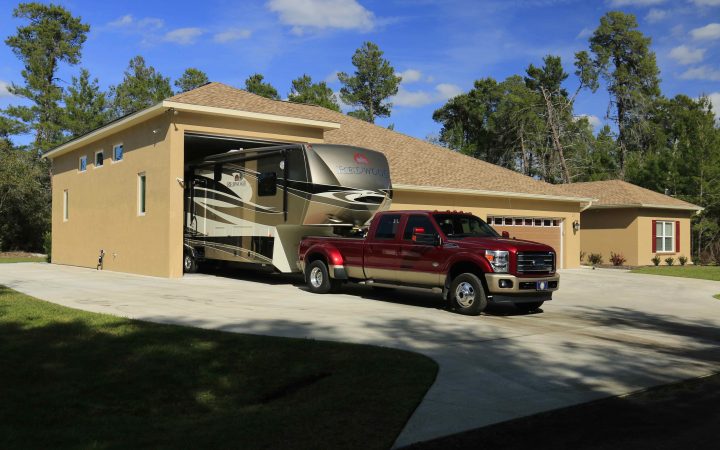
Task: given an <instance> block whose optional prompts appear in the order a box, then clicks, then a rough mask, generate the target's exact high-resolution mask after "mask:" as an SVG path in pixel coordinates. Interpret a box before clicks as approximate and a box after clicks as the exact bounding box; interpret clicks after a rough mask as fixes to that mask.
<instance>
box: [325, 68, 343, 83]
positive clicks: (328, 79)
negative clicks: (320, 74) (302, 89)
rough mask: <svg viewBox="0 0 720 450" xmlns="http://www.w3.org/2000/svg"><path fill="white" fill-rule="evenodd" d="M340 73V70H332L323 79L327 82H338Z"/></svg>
mask: <svg viewBox="0 0 720 450" xmlns="http://www.w3.org/2000/svg"><path fill="white" fill-rule="evenodd" d="M338 73H340V71H339V70H333V71H332V72H330V73H329V74H328V76H326V77H325V79H324V80H323V81H325V83H327V84H330V83H337V81H338V76H337V75H338Z"/></svg>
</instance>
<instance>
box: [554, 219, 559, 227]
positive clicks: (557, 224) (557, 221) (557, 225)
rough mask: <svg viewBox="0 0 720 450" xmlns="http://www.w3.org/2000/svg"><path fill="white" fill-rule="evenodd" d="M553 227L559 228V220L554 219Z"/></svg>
mask: <svg viewBox="0 0 720 450" xmlns="http://www.w3.org/2000/svg"><path fill="white" fill-rule="evenodd" d="M553 226H554V227H559V226H560V221H559V220H557V219H553Z"/></svg>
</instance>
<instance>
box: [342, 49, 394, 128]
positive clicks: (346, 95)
mask: <svg viewBox="0 0 720 450" xmlns="http://www.w3.org/2000/svg"><path fill="white" fill-rule="evenodd" d="M352 63H353V65H354V66H355V72H354V74H353V75H352V76H351V75H348V74H347V73H345V72H340V73H338V79H339V80H340V82H341V83H342V84H343V87H342V88H341V89H340V98H341V99H342V101H343V102H344V103H346V104H348V105H353V106H355V107H358V109H357V110H355V111H351V112H350V113H348V114H350V115H351V116H354V117H357V118H359V119H362V120H365V121H367V122H370V123H375V118H376V117H390V112H391V111H392V103H390V102H387V99H388V98H389V97H391V96H393V95H395V94H397V92H398V87H399V85H400V81H402V78H401V77H399V76H397V75H395V69H393V67H392V66H391V65H390V62H389V61H388V60H387V59H385V58H383V52H382V51H381V50H380V48H379V47H378V46H377V45H376V44H374V43H372V42H365V43H363V45H362V46H361V47H360V48H359V49H357V50H356V51H355V54H354V55H353V57H352Z"/></svg>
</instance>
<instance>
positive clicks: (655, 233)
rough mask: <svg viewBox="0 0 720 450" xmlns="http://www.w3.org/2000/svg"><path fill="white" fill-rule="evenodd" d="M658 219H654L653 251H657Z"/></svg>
mask: <svg viewBox="0 0 720 450" xmlns="http://www.w3.org/2000/svg"><path fill="white" fill-rule="evenodd" d="M656 237H657V220H653V221H652V249H653V250H652V251H653V253H655V252H657V241H656V239H655V238H656Z"/></svg>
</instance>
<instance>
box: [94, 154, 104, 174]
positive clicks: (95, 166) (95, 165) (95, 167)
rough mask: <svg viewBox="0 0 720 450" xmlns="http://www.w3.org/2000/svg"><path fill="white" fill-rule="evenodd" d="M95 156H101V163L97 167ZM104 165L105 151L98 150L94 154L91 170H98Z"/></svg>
mask: <svg viewBox="0 0 720 450" xmlns="http://www.w3.org/2000/svg"><path fill="white" fill-rule="evenodd" d="M97 155H102V158H103V163H102V164H101V165H99V166H98V164H97ZM104 165H105V150H98V151H96V152H95V158H94V159H93V168H94V169H99V168H101V167H103V166H104Z"/></svg>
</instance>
